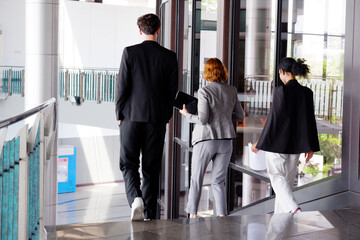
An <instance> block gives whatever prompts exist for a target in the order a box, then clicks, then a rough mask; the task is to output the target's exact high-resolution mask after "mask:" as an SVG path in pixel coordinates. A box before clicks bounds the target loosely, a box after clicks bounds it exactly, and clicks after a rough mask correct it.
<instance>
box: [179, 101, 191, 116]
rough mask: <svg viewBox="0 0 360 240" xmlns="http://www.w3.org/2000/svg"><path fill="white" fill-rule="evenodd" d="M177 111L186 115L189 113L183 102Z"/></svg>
mask: <svg viewBox="0 0 360 240" xmlns="http://www.w3.org/2000/svg"><path fill="white" fill-rule="evenodd" d="M179 113H181V114H182V115H184V116H186V115H187V114H188V113H189V112H188V110H187V109H186V106H185V104H183V109H182V110H179Z"/></svg>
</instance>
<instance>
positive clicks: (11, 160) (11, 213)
mask: <svg viewBox="0 0 360 240" xmlns="http://www.w3.org/2000/svg"><path fill="white" fill-rule="evenodd" d="M14 142H15V141H14V140H11V141H9V145H10V147H9V148H10V153H9V165H10V168H9V191H8V207H9V209H8V223H9V225H8V239H9V240H12V239H13V236H12V233H13V221H14V163H15V155H14V153H15V149H14V148H15V147H14Z"/></svg>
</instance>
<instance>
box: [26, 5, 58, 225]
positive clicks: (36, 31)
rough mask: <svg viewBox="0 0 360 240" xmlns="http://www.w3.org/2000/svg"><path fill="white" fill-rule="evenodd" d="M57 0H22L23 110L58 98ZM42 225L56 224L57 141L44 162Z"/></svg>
mask: <svg viewBox="0 0 360 240" xmlns="http://www.w3.org/2000/svg"><path fill="white" fill-rule="evenodd" d="M58 15H59V0H25V79H26V81H25V110H28V109H31V108H33V107H35V106H37V105H39V104H40V103H42V102H45V101H47V100H49V99H50V98H52V97H55V98H57V85H58V68H59V67H58V55H59V53H58V25H59V20H58V19H59V16H58ZM45 171H46V175H45V213H44V220H45V225H55V224H56V202H57V140H55V143H54V149H53V155H52V156H51V158H50V160H48V161H46V163H45Z"/></svg>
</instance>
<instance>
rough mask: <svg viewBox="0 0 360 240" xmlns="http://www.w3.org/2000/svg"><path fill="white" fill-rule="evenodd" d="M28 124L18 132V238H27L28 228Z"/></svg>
mask: <svg viewBox="0 0 360 240" xmlns="http://www.w3.org/2000/svg"><path fill="white" fill-rule="evenodd" d="M28 132H29V131H28V125H25V126H24V127H23V128H22V129H21V130H20V131H19V133H18V135H17V136H18V137H19V138H20V143H19V150H20V151H19V158H20V161H19V176H21V177H19V215H18V239H26V235H27V230H28V222H27V220H28V219H27V215H28V181H29V180H28V168H29V163H28V161H29V160H28V155H27V136H28Z"/></svg>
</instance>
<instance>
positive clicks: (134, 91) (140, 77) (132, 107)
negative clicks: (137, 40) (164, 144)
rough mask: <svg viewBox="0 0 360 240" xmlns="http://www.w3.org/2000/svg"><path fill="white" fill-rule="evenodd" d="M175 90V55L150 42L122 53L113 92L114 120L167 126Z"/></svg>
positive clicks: (129, 48)
mask: <svg viewBox="0 0 360 240" xmlns="http://www.w3.org/2000/svg"><path fill="white" fill-rule="evenodd" d="M177 89H178V64H177V59H176V54H175V53H174V52H172V51H170V50H168V49H166V48H164V47H162V46H160V45H159V44H158V43H157V42H154V41H144V42H142V43H141V44H137V45H134V46H130V47H126V48H125V49H124V51H123V55H122V59H121V64H120V70H119V80H118V83H117V92H116V99H115V104H116V110H115V113H116V118H117V120H123V119H124V118H126V119H129V120H130V121H134V122H147V123H167V122H169V120H170V118H171V116H172V112H173V102H174V99H175V94H176V92H177Z"/></svg>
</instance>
